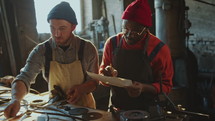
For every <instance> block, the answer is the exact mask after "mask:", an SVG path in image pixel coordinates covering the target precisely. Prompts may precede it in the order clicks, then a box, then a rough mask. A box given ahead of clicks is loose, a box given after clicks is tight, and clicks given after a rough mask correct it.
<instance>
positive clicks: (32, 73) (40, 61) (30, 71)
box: [13, 44, 45, 91]
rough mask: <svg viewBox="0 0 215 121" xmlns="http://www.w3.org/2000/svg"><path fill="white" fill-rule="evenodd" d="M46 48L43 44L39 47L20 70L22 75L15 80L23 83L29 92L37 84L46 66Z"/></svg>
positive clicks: (32, 52)
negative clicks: (37, 77) (36, 79)
mask: <svg viewBox="0 0 215 121" xmlns="http://www.w3.org/2000/svg"><path fill="white" fill-rule="evenodd" d="M44 52H45V47H44V45H42V44H39V45H37V46H36V47H35V48H34V49H33V50H32V51H31V53H30V54H29V56H28V58H27V61H26V64H25V66H24V67H23V68H22V69H21V70H20V74H19V75H17V76H16V78H15V80H14V81H13V83H14V82H16V81H17V80H20V81H23V82H24V83H25V85H26V87H27V90H28V91H29V88H30V85H31V84H33V83H35V78H36V76H37V75H38V74H39V73H40V72H41V70H42V68H43V65H44V61H45V59H44Z"/></svg>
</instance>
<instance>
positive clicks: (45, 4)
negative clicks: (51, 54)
mask: <svg viewBox="0 0 215 121" xmlns="http://www.w3.org/2000/svg"><path fill="white" fill-rule="evenodd" d="M61 1H66V2H68V3H70V6H71V7H72V8H73V10H74V11H75V13H76V17H77V21H78V25H77V27H76V32H80V31H81V25H80V24H81V9H80V0H34V4H35V11H36V21H37V32H38V33H50V28H49V24H48V22H47V15H48V13H49V11H50V10H51V9H52V8H53V7H54V6H55V5H57V4H58V3H60V2H61Z"/></svg>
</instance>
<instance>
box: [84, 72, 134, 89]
mask: <svg viewBox="0 0 215 121" xmlns="http://www.w3.org/2000/svg"><path fill="white" fill-rule="evenodd" d="M87 74H88V75H89V76H90V77H91V78H93V79H96V80H99V81H101V82H103V83H106V84H109V85H113V86H117V87H126V86H131V85H132V81H131V80H129V79H124V78H119V77H109V76H102V75H99V74H95V73H91V72H87Z"/></svg>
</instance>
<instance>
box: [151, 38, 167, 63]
mask: <svg viewBox="0 0 215 121" xmlns="http://www.w3.org/2000/svg"><path fill="white" fill-rule="evenodd" d="M163 46H164V43H163V42H162V41H160V43H158V44H157V45H156V47H155V48H154V49H153V50H152V52H151V54H150V55H149V61H150V62H151V61H152V60H153V58H154V57H155V56H156V55H157V53H158V52H159V50H160V49H161V48H162V47H163Z"/></svg>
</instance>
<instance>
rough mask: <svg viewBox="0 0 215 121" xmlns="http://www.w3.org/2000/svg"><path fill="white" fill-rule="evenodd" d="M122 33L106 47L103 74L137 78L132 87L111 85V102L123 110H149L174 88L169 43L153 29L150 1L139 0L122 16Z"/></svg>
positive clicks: (101, 68) (102, 67)
mask: <svg viewBox="0 0 215 121" xmlns="http://www.w3.org/2000/svg"><path fill="white" fill-rule="evenodd" d="M122 19H123V22H122V32H121V33H119V34H117V35H115V36H112V37H110V38H109V39H108V40H107V41H106V43H105V47H104V53H103V58H102V63H101V65H100V73H102V74H104V75H109V76H110V75H111V76H118V77H122V78H127V79H130V80H132V81H133V85H131V86H128V87H123V88H122V87H116V86H111V90H112V97H111V101H112V104H113V105H114V106H116V107H117V108H120V109H122V110H135V109H136V110H138V109H139V110H148V109H149V106H150V105H151V104H152V103H153V102H154V98H156V95H157V94H159V93H160V92H161V88H160V87H161V85H160V82H161V83H162V91H163V92H165V93H169V92H170V90H171V88H172V77H173V65H172V59H171V55H170V50H169V48H168V46H167V45H166V44H164V43H163V42H161V40H159V39H158V38H157V37H155V36H154V35H152V34H151V33H150V32H149V29H148V28H149V27H151V26H152V17H151V10H150V6H149V4H148V1H147V0H135V1H134V2H132V3H131V4H130V5H129V6H128V7H127V8H126V10H125V11H124V13H123V15H122Z"/></svg>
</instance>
